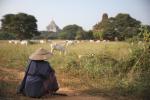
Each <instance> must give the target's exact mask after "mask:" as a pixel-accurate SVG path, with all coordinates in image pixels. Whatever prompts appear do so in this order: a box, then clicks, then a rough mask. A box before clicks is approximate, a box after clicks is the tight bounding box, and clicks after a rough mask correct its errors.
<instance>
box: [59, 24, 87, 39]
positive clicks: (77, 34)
mask: <svg viewBox="0 0 150 100" xmlns="http://www.w3.org/2000/svg"><path fill="white" fill-rule="evenodd" d="M83 35H84V30H83V29H82V27H80V26H78V25H75V24H74V25H68V26H65V27H64V28H63V29H62V31H61V32H60V35H59V37H60V38H61V39H70V40H74V39H82V38H83Z"/></svg>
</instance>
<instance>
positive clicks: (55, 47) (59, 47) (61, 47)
mask: <svg viewBox="0 0 150 100" xmlns="http://www.w3.org/2000/svg"><path fill="white" fill-rule="evenodd" d="M50 46H51V52H52V53H53V52H54V50H56V51H59V52H60V55H61V54H62V53H64V54H66V47H65V45H62V44H57V43H54V44H51V45H50Z"/></svg>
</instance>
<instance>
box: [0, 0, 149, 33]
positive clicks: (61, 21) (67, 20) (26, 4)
mask: <svg viewBox="0 0 150 100" xmlns="http://www.w3.org/2000/svg"><path fill="white" fill-rule="evenodd" d="M18 12H23V13H27V14H31V15H34V16H35V17H36V19H37V20H38V22H37V24H38V29H39V30H46V26H47V25H48V24H49V23H50V21H51V20H52V19H54V21H55V22H56V24H57V25H58V26H59V27H60V28H63V27H64V26H66V25H69V24H77V25H80V26H82V27H83V28H84V29H86V30H89V29H92V26H93V25H95V24H96V23H97V22H98V21H101V16H102V14H103V13H107V14H108V15H109V17H114V16H116V15H117V14H118V13H129V14H130V15H131V16H132V17H133V18H136V19H137V20H140V21H141V22H142V23H143V24H149V25H150V13H149V12H150V1H149V0H0V19H1V18H2V16H4V15H5V14H8V13H13V14H16V13H18Z"/></svg>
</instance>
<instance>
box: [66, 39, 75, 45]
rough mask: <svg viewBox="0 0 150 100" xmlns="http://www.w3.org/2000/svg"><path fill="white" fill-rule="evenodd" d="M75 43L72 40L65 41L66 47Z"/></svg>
mask: <svg viewBox="0 0 150 100" xmlns="http://www.w3.org/2000/svg"><path fill="white" fill-rule="evenodd" d="M75 43H76V41H73V40H66V46H69V45H74V44H75Z"/></svg>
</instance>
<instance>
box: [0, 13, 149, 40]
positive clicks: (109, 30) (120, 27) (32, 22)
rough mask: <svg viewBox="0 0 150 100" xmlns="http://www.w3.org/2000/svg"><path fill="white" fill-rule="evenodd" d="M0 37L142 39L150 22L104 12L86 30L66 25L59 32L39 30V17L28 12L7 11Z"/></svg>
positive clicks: (127, 15)
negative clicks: (111, 15) (143, 23)
mask: <svg viewBox="0 0 150 100" xmlns="http://www.w3.org/2000/svg"><path fill="white" fill-rule="evenodd" d="M1 22H2V25H1V26H2V27H1V29H0V39H20V40H22V39H41V38H42V39H43V38H44V39H71V40H74V39H77V40H81V39H82V40H84V39H99V40H103V39H105V40H127V39H132V38H142V35H141V31H142V29H143V28H146V29H147V31H148V33H150V26H149V25H142V24H141V22H140V21H138V20H136V19H134V18H132V17H131V16H130V15H129V14H122V13H119V14H118V15H116V16H115V17H110V18H109V17H108V14H107V13H104V14H103V16H102V20H101V21H100V22H98V23H97V24H95V25H94V26H93V29H92V30H89V31H85V30H84V29H83V28H82V27H81V26H78V25H76V24H74V25H67V26H65V27H64V28H63V29H62V30H61V31H60V32H59V33H57V34H56V33H52V32H47V31H38V30H37V20H36V18H35V17H34V16H33V15H28V14H25V13H18V14H7V15H4V16H3V18H2V19H1Z"/></svg>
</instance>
